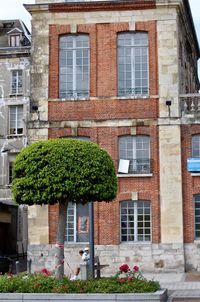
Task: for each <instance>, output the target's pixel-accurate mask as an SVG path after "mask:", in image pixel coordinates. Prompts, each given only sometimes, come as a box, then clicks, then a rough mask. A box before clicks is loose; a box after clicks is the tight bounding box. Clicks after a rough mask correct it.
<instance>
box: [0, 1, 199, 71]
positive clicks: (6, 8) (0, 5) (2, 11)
mask: <svg viewBox="0 0 200 302" xmlns="http://www.w3.org/2000/svg"><path fill="white" fill-rule="evenodd" d="M189 2H190V7H191V10H192V15H193V20H194V24H195V28H196V33H197V36H198V40H199V44H200V0H189ZM34 3H35V0H0V20H4V19H5V20H6V19H21V20H22V21H24V23H25V24H26V26H27V27H28V29H29V30H30V29H31V24H30V20H31V16H30V14H29V13H28V12H27V11H26V9H25V8H24V7H23V4H34ZM199 72H200V61H199Z"/></svg>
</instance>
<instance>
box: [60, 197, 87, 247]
mask: <svg viewBox="0 0 200 302" xmlns="http://www.w3.org/2000/svg"><path fill="white" fill-rule="evenodd" d="M65 240H66V241H68V242H88V241H89V207H88V203H87V204H85V205H82V204H73V203H69V204H68V209H67V226H66V235H65Z"/></svg>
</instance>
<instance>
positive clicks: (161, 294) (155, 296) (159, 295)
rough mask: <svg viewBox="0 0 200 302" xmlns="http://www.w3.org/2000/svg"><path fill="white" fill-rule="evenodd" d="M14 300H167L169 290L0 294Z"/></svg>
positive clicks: (28, 301) (22, 301) (154, 301)
mask: <svg viewBox="0 0 200 302" xmlns="http://www.w3.org/2000/svg"><path fill="white" fill-rule="evenodd" d="M1 301H2V302H5V301H12V302H24V301H27V302H34V301H35V302H36V301H38V302H41V301H48V302H51V301H52V302H53V301H56V302H71V301H79V302H88V301H91V302H94V301H103V302H114V301H123V302H130V301H137V302H140V301H148V302H156V301H160V302H165V301H167V290H166V289H163V290H159V291H157V292H155V293H147V294H24V293H22V294H18V293H14V294H0V302H1Z"/></svg>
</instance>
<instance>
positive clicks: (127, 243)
mask: <svg viewBox="0 0 200 302" xmlns="http://www.w3.org/2000/svg"><path fill="white" fill-rule="evenodd" d="M151 244H152V242H151V241H137V242H132V241H128V242H120V245H151Z"/></svg>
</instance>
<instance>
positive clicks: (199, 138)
mask: <svg viewBox="0 0 200 302" xmlns="http://www.w3.org/2000/svg"><path fill="white" fill-rule="evenodd" d="M192 157H200V135H193V136H192Z"/></svg>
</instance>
